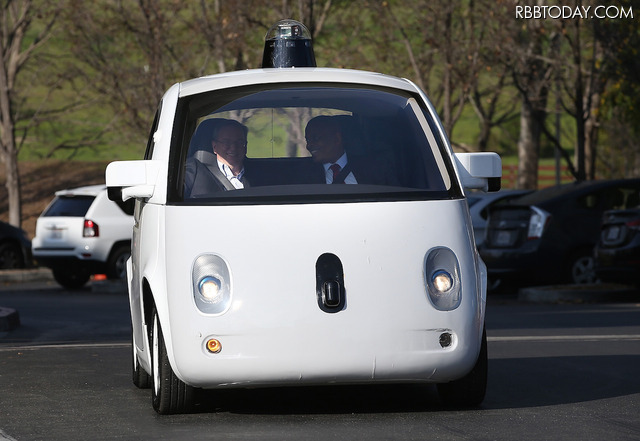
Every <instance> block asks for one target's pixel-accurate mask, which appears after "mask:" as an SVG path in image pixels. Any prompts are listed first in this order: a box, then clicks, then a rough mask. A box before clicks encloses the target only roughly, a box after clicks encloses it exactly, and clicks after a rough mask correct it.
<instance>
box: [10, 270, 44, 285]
mask: <svg viewBox="0 0 640 441" xmlns="http://www.w3.org/2000/svg"><path fill="white" fill-rule="evenodd" d="M52 280H53V274H52V273H51V270H50V269H49V268H31V269H17V270H0V285H9V284H13V283H25V282H50V281H52Z"/></svg>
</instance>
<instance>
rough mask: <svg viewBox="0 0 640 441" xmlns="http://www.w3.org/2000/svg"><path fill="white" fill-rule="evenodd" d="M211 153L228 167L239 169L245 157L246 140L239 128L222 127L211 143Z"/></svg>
mask: <svg viewBox="0 0 640 441" xmlns="http://www.w3.org/2000/svg"><path fill="white" fill-rule="evenodd" d="M212 145H213V153H215V154H216V155H218V158H219V159H220V160H221V161H222V162H224V163H226V164H227V165H229V166H230V167H241V166H242V162H243V161H244V157H245V156H246V155H247V138H245V136H244V132H243V131H242V129H241V128H239V127H232V126H231V127H222V128H221V129H220V131H219V132H218V137H217V139H214V140H213V141H212Z"/></svg>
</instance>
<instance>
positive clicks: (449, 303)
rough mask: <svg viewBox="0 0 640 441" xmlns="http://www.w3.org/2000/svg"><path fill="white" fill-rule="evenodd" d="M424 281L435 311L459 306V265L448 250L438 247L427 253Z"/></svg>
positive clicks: (460, 291)
mask: <svg viewBox="0 0 640 441" xmlns="http://www.w3.org/2000/svg"><path fill="white" fill-rule="evenodd" d="M425 279H426V284H427V292H428V294H429V299H430V300H431V303H432V304H433V306H434V307H435V308H436V309H439V310H440V311H450V310H452V309H456V308H457V307H458V306H460V302H461V301H462V295H461V293H462V290H461V286H460V265H459V264H458V258H457V257H456V255H455V254H454V253H453V251H451V250H450V249H449V248H444V247H438V248H434V249H432V250H430V251H429V252H428V253H427V257H426V260H425Z"/></svg>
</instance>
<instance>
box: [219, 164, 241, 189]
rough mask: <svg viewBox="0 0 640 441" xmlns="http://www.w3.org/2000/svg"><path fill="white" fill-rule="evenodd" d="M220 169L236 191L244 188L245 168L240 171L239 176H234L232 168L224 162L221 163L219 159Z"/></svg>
mask: <svg viewBox="0 0 640 441" xmlns="http://www.w3.org/2000/svg"><path fill="white" fill-rule="evenodd" d="M218 168H219V169H220V171H221V172H222V174H223V175H225V176H226V177H227V179H228V180H229V182H231V185H233V186H234V187H235V188H236V189H241V188H244V184H243V183H242V181H241V179H242V176H244V167H242V170H240V173H238V174H237V175H234V174H233V172H232V171H231V167H229V166H228V165H227V164H225V163H223V162H220V160H219V159H218Z"/></svg>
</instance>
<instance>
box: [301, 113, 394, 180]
mask: <svg viewBox="0 0 640 441" xmlns="http://www.w3.org/2000/svg"><path fill="white" fill-rule="evenodd" d="M305 138H306V140H307V150H309V152H310V153H311V156H312V158H313V161H314V162H316V163H319V164H322V167H323V169H322V170H321V171H322V172H324V175H323V176H324V179H325V182H326V183H327V184H373V185H394V183H395V182H394V181H395V179H394V178H393V176H392V173H391V172H390V170H389V169H388V168H386V167H384V166H383V165H381V164H379V163H377V162H376V161H375V160H374V159H373V158H363V157H355V156H354V157H348V156H347V152H346V151H345V136H344V133H343V129H342V125H341V121H340V119H339V118H338V117H335V116H324V115H322V116H317V117H315V118H313V119H312V120H310V121H309V123H308V124H307V127H306V129H305Z"/></svg>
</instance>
